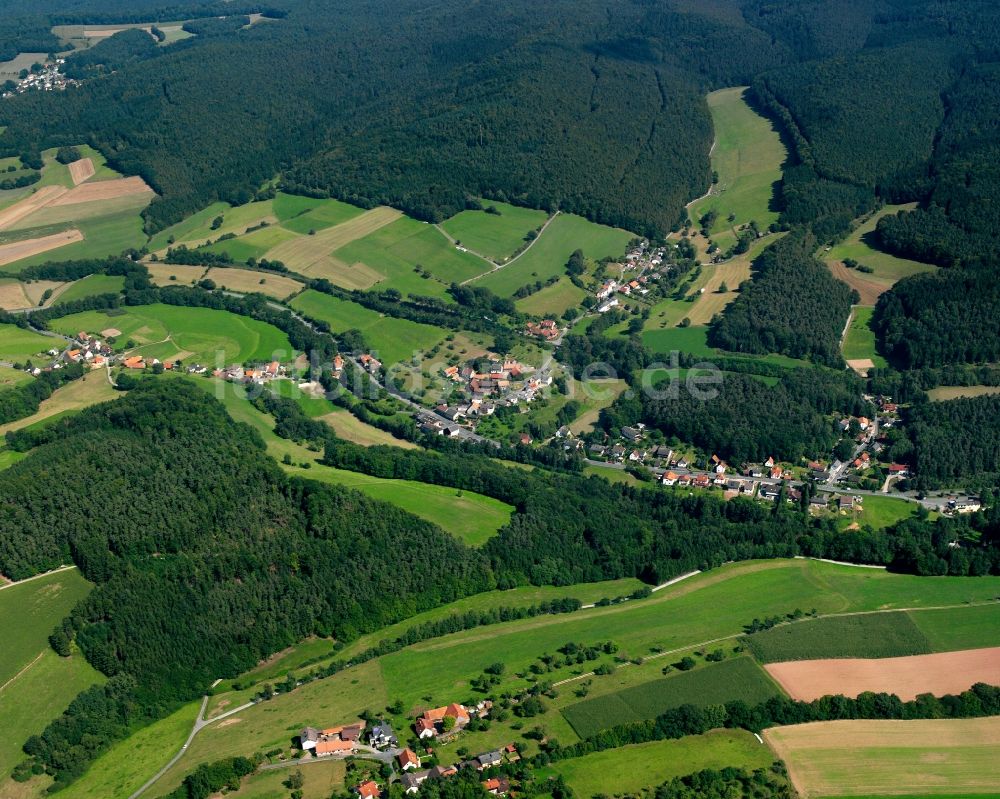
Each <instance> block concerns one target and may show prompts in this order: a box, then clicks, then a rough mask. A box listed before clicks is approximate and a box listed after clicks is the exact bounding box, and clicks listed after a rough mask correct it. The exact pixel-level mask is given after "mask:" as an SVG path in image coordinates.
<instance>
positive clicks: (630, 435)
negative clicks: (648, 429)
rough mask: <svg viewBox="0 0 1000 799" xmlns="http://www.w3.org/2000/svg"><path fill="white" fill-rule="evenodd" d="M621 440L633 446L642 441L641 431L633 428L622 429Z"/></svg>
mask: <svg viewBox="0 0 1000 799" xmlns="http://www.w3.org/2000/svg"><path fill="white" fill-rule="evenodd" d="M622 438H624V439H625V440H626V441H631V442H632V443H633V444H635V443H637V442H639V441H642V431H641V430H636V429H635V428H634V427H623V428H622Z"/></svg>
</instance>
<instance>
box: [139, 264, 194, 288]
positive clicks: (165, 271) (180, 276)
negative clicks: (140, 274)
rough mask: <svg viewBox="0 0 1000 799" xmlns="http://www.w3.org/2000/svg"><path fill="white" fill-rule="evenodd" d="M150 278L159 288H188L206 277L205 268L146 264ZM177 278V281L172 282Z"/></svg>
mask: <svg viewBox="0 0 1000 799" xmlns="http://www.w3.org/2000/svg"><path fill="white" fill-rule="evenodd" d="M146 268H147V269H148V270H149V278H150V280H152V281H153V283H155V284H156V285H157V286H186V285H188V284H190V283H196V282H197V281H199V280H201V279H202V278H203V277H204V276H205V272H206V271H207V269H206V268H205V267H204V266H182V265H180V264H149V263H148V264H146ZM171 277H176V278H177V280H171V279H170V278H171Z"/></svg>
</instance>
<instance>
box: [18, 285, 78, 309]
mask: <svg viewBox="0 0 1000 799" xmlns="http://www.w3.org/2000/svg"><path fill="white" fill-rule="evenodd" d="M70 285H71V284H70V283H59V282H57V281H55V280H32V281H31V282H30V283H25V284H24V293H25V294H27V295H28V300H29V301H30V302H31V305H32V306H35V305H38V303H40V302H41V301H42V295H43V294H44V293H45V292H46V291H48V290H50V289H51V290H52V296H51V297H49V299H48V300H47V301H46V303H45V307H46V308H47V307H48V306H50V305H51V304H52V303H53V302H55V301H56V298H57V297H58V296H59V295H60V294H62V293H63V292H64V291H65V290H66V289H68V288H69V287H70Z"/></svg>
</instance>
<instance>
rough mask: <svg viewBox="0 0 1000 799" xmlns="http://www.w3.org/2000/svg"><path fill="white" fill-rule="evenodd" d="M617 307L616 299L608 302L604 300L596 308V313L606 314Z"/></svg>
mask: <svg viewBox="0 0 1000 799" xmlns="http://www.w3.org/2000/svg"><path fill="white" fill-rule="evenodd" d="M617 307H618V298H617V297H612V298H611V299H610V300H605V301H604V302H602V303H601V304H600V305H598V306H597V312H598V313H607V312H608V311H610V310H611V309H612V308H617Z"/></svg>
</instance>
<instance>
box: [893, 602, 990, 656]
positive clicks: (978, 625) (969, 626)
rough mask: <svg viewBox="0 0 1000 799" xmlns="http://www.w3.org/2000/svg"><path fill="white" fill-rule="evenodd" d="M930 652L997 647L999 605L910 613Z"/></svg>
mask: <svg viewBox="0 0 1000 799" xmlns="http://www.w3.org/2000/svg"><path fill="white" fill-rule="evenodd" d="M910 617H911V618H912V619H913V622H914V623H915V624H916V625H917V627H919V628H920V631H921V632H922V633H923V634H924V636H925V637H926V638H927V641H928V642H929V643H930V646H931V651H933V652H950V651H952V650H957V649H977V648H980V647H987V646H1000V602H997V603H991V604H989V605H978V606H973V607H963V608H952V609H948V610H922V611H920V612H919V613H911V614H910Z"/></svg>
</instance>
